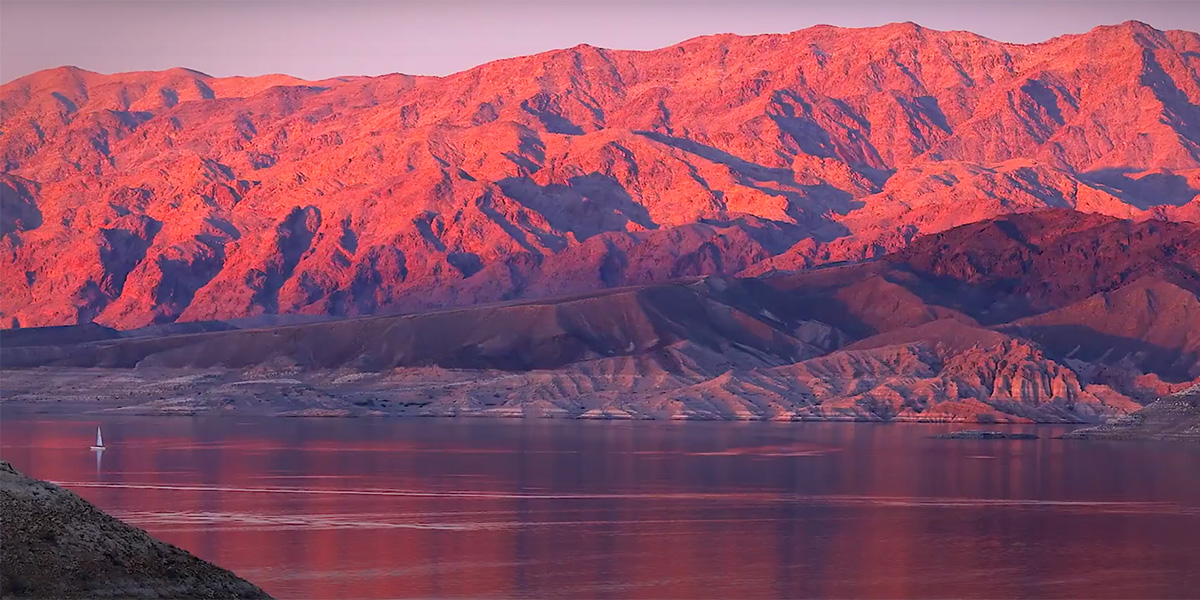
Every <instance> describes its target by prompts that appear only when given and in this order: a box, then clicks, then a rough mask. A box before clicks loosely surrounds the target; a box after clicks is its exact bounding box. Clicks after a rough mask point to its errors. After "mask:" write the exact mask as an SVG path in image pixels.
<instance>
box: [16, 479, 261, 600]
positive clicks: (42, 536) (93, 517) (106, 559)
mask: <svg viewBox="0 0 1200 600" xmlns="http://www.w3.org/2000/svg"><path fill="white" fill-rule="evenodd" d="M0 508H2V509H3V510H2V511H0V514H2V518H3V522H2V526H3V544H2V545H0V594H2V595H3V597H4V598H270V596H268V595H267V594H266V592H264V591H262V590H261V589H259V588H258V587H256V586H255V585H254V584H252V583H250V582H248V581H246V580H244V579H241V578H239V577H238V576H237V575H234V574H233V573H231V572H229V571H226V570H225V569H222V568H220V567H218V566H216V565H213V564H210V563H207V562H205V561H203V560H200V559H199V558H196V557H195V556H192V555H191V554H189V553H187V552H186V551H184V550H181V549H179V548H176V547H175V546H172V545H170V544H166V543H163V542H160V541H158V540H156V539H154V538H152V537H150V535H149V534H147V533H146V532H145V531H142V530H141V529H138V528H136V527H133V526H130V525H127V524H125V523H122V522H121V521H119V520H118V519H116V518H114V517H112V516H109V515H107V514H105V513H104V512H102V511H100V510H99V509H97V508H96V507H95V506H92V505H91V504H90V503H88V502H87V501H86V500H84V499H83V498H80V497H79V496H77V495H75V494H74V493H72V492H70V491H68V490H65V489H63V488H60V487H58V486H56V485H54V484H51V483H47V482H45V481H39V480H37V479H33V478H30V477H26V476H25V475H22V474H21V473H20V472H18V471H17V470H16V469H14V468H13V467H12V465H10V464H9V463H7V462H4V461H0Z"/></svg>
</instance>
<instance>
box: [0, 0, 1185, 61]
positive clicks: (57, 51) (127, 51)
mask: <svg viewBox="0 0 1200 600" xmlns="http://www.w3.org/2000/svg"><path fill="white" fill-rule="evenodd" d="M1130 19H1136V20H1139V21H1144V22H1146V23H1149V24H1150V25H1152V26H1154V27H1157V28H1159V29H1187V30H1191V31H1200V0H1174V1H1171V0H1109V1H1104V0H1035V1H1028V0H1013V1H1001V0H940V1H938V0H893V1H883V0H879V1H870V0H863V1H853V0H851V1H833V0H824V1H816V0H812V1H790V2H789V1H783V0H742V1H736V0H693V1H684V0H645V1H636V0H516V1H505V0H440V1H437V0H428V1H426V0H395V1H387V0H374V1H371V0H346V1H335V0H89V1H80V0H0V81H10V80H12V79H15V78H17V77H20V76H22V75H26V74H29V73H31V72H34V71H38V70H41V69H46V68H52V67H57V66H61V65H74V66H77V67H82V68H84V69H89V70H93V71H99V72H102V73H113V72H120V71H141V70H159V69H168V68H171V67H177V66H182V67H189V68H192V69H196V70H199V71H203V72H205V73H208V74H210V75H216V76H227V75H260V74H264V73H287V74H289V75H295V76H298V77H303V78H306V79H322V78H325V77H332V76H335V75H379V74H383V73H392V72H401V73H410V74H417V75H445V74H448V73H453V72H456V71H461V70H464V69H468V68H470V67H473V66H475V65H478V64H481V63H484V62H487V61H490V60H495V59H498V58H505V57H510V56H519V55H523V54H533V53H536V52H542V51H545V50H550V49H554V48H565V47H570V46H574V45H576V44H580V43H588V44H592V45H594V46H600V47H604V48H621V49H640V50H646V49H652V48H660V47H663V46H668V45H671V44H674V43H676V42H680V41H682V40H684V39H687V38H691V37H696V36H699V35H707V34H713V33H739V34H754V33H784V32H788V31H794V30H797V29H803V28H805V27H809V26H812V25H817V24H830V25H839V26H845V27H867V26H873V25H881V24H884V23H890V22H897V21H914V22H916V23H919V24H921V25H924V26H926V27H931V28H933V29H966V30H970V31H974V32H976V33H979V34H982V35H985V36H987V37H991V38H994V39H998V40H1004V41H1012V42H1022V43H1027V42H1038V41H1043V40H1045V39H1048V38H1050V37H1054V36H1056V35H1061V34H1064V33H1079V32H1083V31H1087V30H1088V29H1091V28H1092V27H1094V26H1096V25H1101V24H1114V23H1119V22H1122V21H1127V20H1130Z"/></svg>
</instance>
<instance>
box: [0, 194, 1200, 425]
mask: <svg viewBox="0 0 1200 600" xmlns="http://www.w3.org/2000/svg"><path fill="white" fill-rule="evenodd" d="M1197 273H1200V226H1197V225H1195V224H1190V223H1171V222H1163V221H1156V220H1150V221H1141V222H1135V221H1129V220H1121V219H1114V218H1111V217H1103V216H1098V215H1086V214H1082V213H1079V212H1076V211H1070V210H1062V209H1060V210H1050V211H1042V212H1036V213H1024V214H1017V215H1010V216H1007V217H1003V218H999V219H994V220H988V221H983V222H979V223H973V224H970V225H964V226H961V227H957V228H953V229H950V230H948V231H945V232H942V233H939V234H935V235H931V236H926V237H923V238H919V239H917V240H915V241H914V242H913V243H911V244H910V245H909V246H908V247H907V248H905V249H904V250H902V251H900V252H897V253H893V254H889V255H886V256H884V257H882V258H880V259H877V260H872V261H866V262H860V263H854V264H846V265H839V266H828V267H824V268H816V269H811V270H807V271H800V272H775V273H768V274H763V275H760V276H757V277H743V278H733V277H724V276H712V277H696V278H690V279H681V280H675V281H671V282H663V283H655V284H647V285H641V286H632V287H623V288H617V289H610V290H602V291H597V292H591V293H587V294H579V295H568V296H559V297H554V298H548V299H543V300H525V301H512V302H508V303H499V304H486V305H481V306H474V307H467V308H459V309H448V310H438V311H430V312H421V313H415V314H410V315H399V316H378V317H366V318H357V319H333V320H324V321H318V322H310V323H302V324H294V325H284V326H274V327H261V326H259V325H258V324H255V323H249V324H246V323H240V322H196V323H187V324H173V325H170V326H169V327H185V326H186V327H188V329H187V330H184V331H175V330H171V329H169V328H168V326H156V327H155V328H151V330H150V331H126V332H123V331H118V330H114V329H107V328H104V327H101V326H97V325H87V326H73V327H66V328H46V329H26V330H16V331H11V332H7V333H5V334H4V335H3V337H2V338H0V364H3V365H4V367H5V368H6V369H8V370H6V371H5V372H4V379H5V389H4V390H3V400H4V402H5V403H6V405H7V406H9V407H14V406H18V405H21V406H33V407H38V408H39V409H43V410H55V407H71V410H80V409H81V407H82V409H83V410H120V411H124V412H132V413H142V414H195V413H198V412H212V411H215V412H217V413H227V412H230V411H239V412H244V413H253V414H287V415H475V416H556V417H591V418H658V419H776V420H808V419H813V420H884V421H888V420H894V421H970V422H1029V421H1034V422H1059V423H1062V422H1066V423H1080V422H1082V423H1086V422H1101V421H1104V420H1105V419H1108V418H1111V417H1116V416H1120V415H1125V414H1128V413H1132V412H1134V411H1136V410H1138V409H1140V408H1141V407H1142V405H1143V404H1144V403H1147V402H1150V401H1152V400H1154V399H1155V398H1158V397H1160V396H1162V395H1165V394H1169V393H1172V392H1175V391H1179V390H1182V389H1185V388H1187V387H1189V386H1190V385H1192V384H1193V383H1195V382H1197V381H1200V277H1198V276H1197Z"/></svg>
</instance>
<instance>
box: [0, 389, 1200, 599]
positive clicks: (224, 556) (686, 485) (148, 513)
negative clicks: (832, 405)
mask: <svg viewBox="0 0 1200 600" xmlns="http://www.w3.org/2000/svg"><path fill="white" fill-rule="evenodd" d="M97 424H99V425H102V426H103V428H104V438H105V441H106V443H108V444H109V445H110V449H109V450H107V451H106V452H104V454H103V456H102V459H101V461H100V462H99V463H97V460H96V456H95V455H94V454H93V453H91V452H89V451H88V449H87V447H88V446H89V445H90V444H91V442H92V439H93V437H94V435H95V427H96V425H97ZM954 428H961V427H953V426H932V425H931V426H925V425H872V424H834V423H831V424H816V423H796V424H769V423H659V422H640V423H628V422H580V421H543V420H517V421H507V420H482V419H460V420H454V419H423V420H384V419H379V420H370V419H282V418H279V419H244V418H233V417H228V418H221V417H205V418H154V417H115V418H93V417H88V418H79V419H49V418H46V417H42V416H37V415H24V416H23V415H20V414H14V413H13V412H12V411H8V410H6V411H5V413H4V415H3V419H2V420H0V434H2V435H0V455H2V456H3V457H4V458H5V459H7V460H9V461H11V462H13V463H14V464H15V465H16V466H17V468H19V469H21V470H23V471H25V472H26V473H28V474H31V475H33V476H36V477H40V478H43V479H49V480H52V481H56V482H59V483H61V484H62V485H64V486H66V487H67V488H70V489H72V490H74V491H75V492H77V493H79V494H80V495H82V496H83V497H85V498H87V499H88V500H90V501H92V502H94V503H95V504H96V505H98V506H99V507H100V508H102V509H104V510H107V511H109V512H110V513H112V514H114V515H116V516H118V517H120V518H122V519H124V520H126V521H128V522H131V523H134V524H136V525H138V526H140V527H143V528H145V529H147V530H149V531H150V532H151V533H152V534H154V535H155V536H156V537H158V538H160V539H163V540H166V541H168V542H171V543H173V544H176V545H178V546H181V547H183V548H186V549H188V550H190V551H191V552H192V553H194V554H196V555H198V556H200V557H202V558H205V559H208V560H211V561H214V562H216V563H217V564H220V565H222V566H225V567H228V568H230V569H233V570H234V571H236V572H237V573H238V574H240V575H242V576H244V577H246V578H247V579H250V580H251V581H253V582H255V583H257V584H259V585H260V586H262V587H263V588H264V589H266V590H267V591H268V592H270V593H272V594H273V595H275V596H276V597H278V598H410V597H422V598H426V597H432V598H509V597H539V598H540V597H581V598H733V597H738V598H783V597H879V598H899V597H956V598H957V597H971V598H986V597H993V598H1000V597H1004V598H1010V597H1092V598H1134V597H1146V598H1163V597H1200V448H1197V447H1196V446H1193V445H1181V444H1154V443H1108V442H1079V441H1074V442H1071V441H1059V440H1053V439H1040V440H1036V441H950V440H933V439H928V438H927V436H929V435H931V434H934V433H938V432H943V431H949V430H951V429H954ZM1023 430H1027V431H1034V432H1036V433H1038V434H1039V435H1042V436H1043V438H1048V437H1049V436H1052V435H1058V434H1061V433H1062V432H1063V431H1065V429H1063V428H1054V427H1036V428H1035V427H1027V428H1024V429H1023Z"/></svg>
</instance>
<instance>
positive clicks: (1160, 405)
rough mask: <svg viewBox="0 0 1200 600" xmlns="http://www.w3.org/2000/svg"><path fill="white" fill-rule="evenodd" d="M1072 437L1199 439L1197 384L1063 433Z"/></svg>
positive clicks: (1199, 387)
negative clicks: (1116, 417) (1113, 418)
mask: <svg viewBox="0 0 1200 600" xmlns="http://www.w3.org/2000/svg"><path fill="white" fill-rule="evenodd" d="M1063 438H1064V439H1074V440H1178V441H1190V442H1200V385H1194V386H1192V387H1190V388H1188V389H1186V390H1183V391H1182V392H1178V393H1175V394H1170V395H1168V396H1163V397H1162V398H1159V399H1158V400H1156V401H1154V402H1152V403H1150V404H1149V405H1147V406H1146V408H1143V409H1141V410H1139V411H1137V412H1135V413H1133V414H1130V415H1126V416H1124V417H1121V418H1119V419H1116V420H1113V421H1110V422H1108V423H1105V424H1103V425H1097V426H1095V427H1088V428H1085V429H1077V430H1075V431H1072V432H1071V433H1068V434H1066V435H1064V436H1063Z"/></svg>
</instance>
